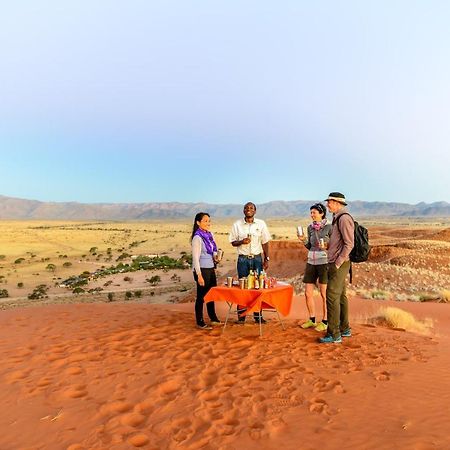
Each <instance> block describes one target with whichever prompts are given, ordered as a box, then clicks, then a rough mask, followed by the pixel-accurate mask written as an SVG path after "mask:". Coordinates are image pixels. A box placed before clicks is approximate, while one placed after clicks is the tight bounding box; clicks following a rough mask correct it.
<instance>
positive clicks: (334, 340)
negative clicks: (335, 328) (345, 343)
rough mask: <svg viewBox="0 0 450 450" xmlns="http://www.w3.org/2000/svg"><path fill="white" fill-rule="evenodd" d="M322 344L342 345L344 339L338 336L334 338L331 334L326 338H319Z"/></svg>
mask: <svg viewBox="0 0 450 450" xmlns="http://www.w3.org/2000/svg"><path fill="white" fill-rule="evenodd" d="M319 342H320V343H321V344H342V338H341V337H340V336H338V337H337V338H334V337H333V336H332V335H331V334H327V335H326V336H324V337H321V338H319Z"/></svg>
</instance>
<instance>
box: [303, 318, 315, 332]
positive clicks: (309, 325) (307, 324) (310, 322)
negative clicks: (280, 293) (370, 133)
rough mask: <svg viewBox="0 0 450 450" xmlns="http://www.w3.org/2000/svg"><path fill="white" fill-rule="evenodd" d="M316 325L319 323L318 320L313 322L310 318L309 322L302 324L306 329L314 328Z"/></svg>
mask: <svg viewBox="0 0 450 450" xmlns="http://www.w3.org/2000/svg"><path fill="white" fill-rule="evenodd" d="M316 325H317V323H316V322H313V321H312V320H311V319H309V320H308V321H307V322H305V323H304V324H302V325H300V326H301V327H302V328H303V329H305V330H306V328H312V327H315V326H316Z"/></svg>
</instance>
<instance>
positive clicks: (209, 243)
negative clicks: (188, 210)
mask: <svg viewBox="0 0 450 450" xmlns="http://www.w3.org/2000/svg"><path fill="white" fill-rule="evenodd" d="M194 236H200V237H201V238H202V241H203V243H204V244H205V248H206V253H209V254H210V255H213V253H214V252H217V245H216V243H215V242H214V238H213V236H212V234H211V233H210V232H209V231H204V230H202V229H201V228H199V229H198V230H197V231H196V232H195V233H194Z"/></svg>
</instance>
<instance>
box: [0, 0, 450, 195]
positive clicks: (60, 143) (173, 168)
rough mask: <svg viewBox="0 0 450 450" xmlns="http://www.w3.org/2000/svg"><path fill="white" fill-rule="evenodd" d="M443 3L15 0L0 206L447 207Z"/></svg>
mask: <svg viewBox="0 0 450 450" xmlns="http://www.w3.org/2000/svg"><path fill="white" fill-rule="evenodd" d="M449 23H450V2H448V1H447V0H441V1H435V0H427V1H423V0H420V1H414V0H405V1H396V0H386V1H384V0H378V1H370V2H369V1H360V0H355V1H345V0H343V1H336V0H329V1H321V0H318V1H310V0H308V1H303V0H292V1H290V0H282V1H274V0H272V1H264V0H257V1H256V0H255V1H253V0H252V1H246V0H223V1H220V0H212V1H200V0H198V1H192V0H161V1H155V0H153V1H152V0H129V1H127V2H125V1H116V0H89V1H87V0H76V1H72V0H64V1H60V0H58V1H56V0H54V1H50V0H40V1H34V0H28V1H27V0H16V1H11V2H3V4H2V12H1V15H0V156H1V159H0V161H1V177H0V194H2V195H7V196H13V197H21V198H29V199H37V200H44V201H79V202H88V203H93V202H153V201H162V202H164V201H180V202H196V201H206V202H212V203H242V202H244V201H246V200H248V199H251V200H253V201H254V202H256V203H262V202H266V201H271V200H296V199H300V200H309V199H321V198H325V196H327V195H328V193H329V192H330V191H334V190H338V191H341V192H343V193H344V194H345V195H346V196H347V198H348V199H349V200H368V201H378V200H379V201H399V202H407V203H417V202H420V201H425V202H432V201H440V200H445V201H450V183H449V178H450V176H449V174H450V156H449V155H450V123H449V122H450V26H449Z"/></svg>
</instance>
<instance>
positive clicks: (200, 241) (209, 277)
mask: <svg viewBox="0 0 450 450" xmlns="http://www.w3.org/2000/svg"><path fill="white" fill-rule="evenodd" d="M210 227H211V219H210V216H209V214H208V213H204V212H199V213H198V214H196V216H195V218H194V227H193V229H192V236H191V242H192V269H193V271H194V280H195V282H196V283H197V298H196V300H195V319H196V321H197V327H198V328H201V329H203V330H211V329H212V328H211V326H209V325H207V324H206V323H205V321H204V320H203V303H204V298H205V295H206V294H207V293H208V291H209V290H210V289H211V288H212V287H213V286H217V279H216V271H215V266H216V263H217V262H218V260H217V245H216V243H215V241H214V237H213V235H212V233H211V232H210V231H209V229H210ZM206 310H207V311H208V316H209V319H210V321H211V325H219V324H220V323H221V322H220V320H219V319H218V318H217V315H216V310H215V306H214V302H209V303H207V304H206Z"/></svg>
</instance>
